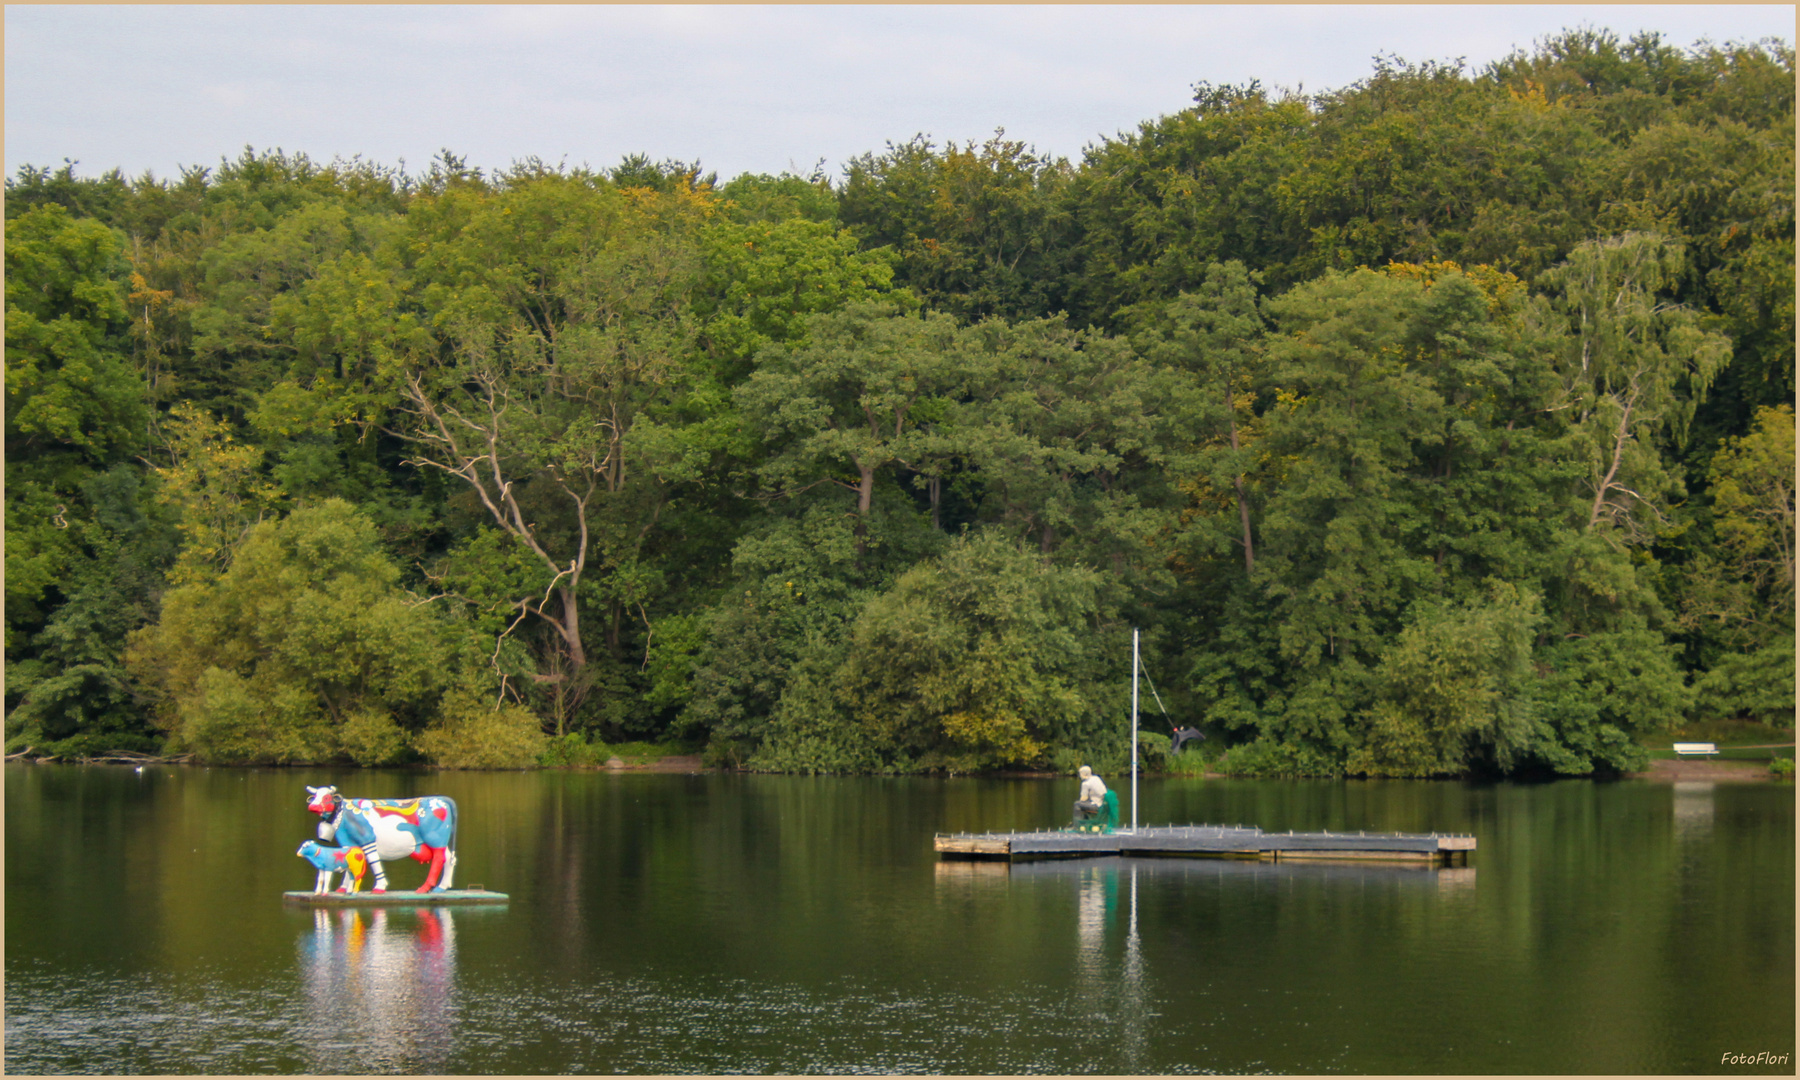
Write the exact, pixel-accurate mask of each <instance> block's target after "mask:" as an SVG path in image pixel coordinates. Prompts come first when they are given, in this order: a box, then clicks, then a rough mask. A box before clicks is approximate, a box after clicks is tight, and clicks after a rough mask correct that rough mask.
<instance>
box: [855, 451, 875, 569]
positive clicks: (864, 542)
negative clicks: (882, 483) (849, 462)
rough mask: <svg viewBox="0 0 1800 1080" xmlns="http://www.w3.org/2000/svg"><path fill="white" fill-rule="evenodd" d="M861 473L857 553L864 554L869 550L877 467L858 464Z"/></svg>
mask: <svg viewBox="0 0 1800 1080" xmlns="http://www.w3.org/2000/svg"><path fill="white" fill-rule="evenodd" d="M856 468H857V471H858V472H859V473H860V474H861V475H860V478H859V481H858V483H857V485H856V553H857V554H858V555H862V554H864V553H866V552H867V551H868V536H869V507H871V506H873V505H874V503H875V467H874V466H873V465H863V464H860V463H859V464H858V465H857V467H856Z"/></svg>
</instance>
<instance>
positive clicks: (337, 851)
mask: <svg viewBox="0 0 1800 1080" xmlns="http://www.w3.org/2000/svg"><path fill="white" fill-rule="evenodd" d="M294 854H296V855H298V856H300V857H301V858H302V859H305V860H306V861H307V862H309V863H312V864H313V865H314V866H316V867H318V868H319V881H318V884H316V885H315V886H313V892H316V893H328V892H330V891H331V878H332V875H334V874H337V873H339V872H340V871H341V872H342V873H343V875H344V884H343V886H342V887H341V888H339V889H338V891H339V892H347V893H352V892H356V891H357V890H358V889H361V888H362V881H363V874H364V872H366V871H367V870H368V869H369V858H368V856H367V855H364V854H363V849H362V848H359V847H326V846H324V845H323V844H321V843H319V842H318V841H317V840H308V841H307V842H306V843H304V844H301V845H300V850H299V851H296V852H294Z"/></svg>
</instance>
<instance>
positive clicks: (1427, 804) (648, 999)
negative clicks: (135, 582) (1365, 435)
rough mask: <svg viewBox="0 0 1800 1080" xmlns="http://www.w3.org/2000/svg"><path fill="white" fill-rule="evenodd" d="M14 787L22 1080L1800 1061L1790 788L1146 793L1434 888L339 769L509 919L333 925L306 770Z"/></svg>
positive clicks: (932, 803)
mask: <svg viewBox="0 0 1800 1080" xmlns="http://www.w3.org/2000/svg"><path fill="white" fill-rule="evenodd" d="M5 779H6V783H5V787H4V795H5V801H6V806H5V811H6V813H5V818H6V825H5V828H6V836H5V841H6V843H5V852H6V853H5V859H6V870H7V875H6V877H7V885H6V897H5V900H6V903H5V921H6V926H5V939H6V944H7V950H6V967H5V987H4V989H5V1003H6V1014H5V1021H6V1023H5V1032H4V1039H5V1046H4V1051H5V1067H6V1069H7V1071H9V1072H15V1073H21V1074H26V1073H77V1074H85V1073H95V1072H134V1073H162V1074H168V1073H184V1074H196V1075H200V1074H212V1075H217V1074H259V1075H260V1074H283V1073H353V1074H363V1073H426V1074H461V1075H508V1074H521V1073H523V1074H560V1073H604V1072H611V1073H628V1074H672V1073H679V1074H696V1073H698V1074H743V1073H753V1074H777V1073H780V1074H824V1073H833V1074H838V1073H860V1072H875V1073H942V1074H964V1075H968V1074H983V1075H1005V1074H1068V1073H1077V1074H1100V1073H1113V1074H1130V1073H1140V1074H1174V1073H1193V1072H1224V1073H1256V1072H1278V1073H1310V1074H1319V1073H1332V1074H1351V1073H1356V1074H1368V1073H1402V1074H1429V1073H1456V1074H1469V1073H1477V1074H1520V1075H1524V1074H1542V1073H1551V1074H1558V1075H1560V1074H1566V1073H1576V1074H1618V1073H1654V1074H1667V1073H1678V1072H1690V1073H1700V1072H1709V1071H1716V1070H1717V1068H1718V1061H1719V1053H1720V1051H1721V1050H1723V1049H1725V1048H1732V1049H1733V1050H1734V1051H1735V1050H1736V1049H1737V1048H1739V1047H1743V1048H1745V1049H1746V1050H1762V1049H1768V1050H1769V1051H1771V1052H1773V1053H1777V1054H1779V1053H1783V1052H1788V1053H1791V1048H1792V1045H1793V1032H1794V1026H1793V1017H1794V977H1793V973H1794V964H1793V957H1794V948H1793V942H1794V927H1795V920H1794V903H1793V897H1794V892H1793V882H1794V862H1793V858H1794V851H1795V847H1794V795H1793V791H1792V789H1791V788H1785V789H1782V788H1776V787H1774V786H1772V785H1767V784H1761V785H1751V784H1737V785H1734V784H1730V783H1720V784H1717V785H1714V786H1713V787H1711V788H1700V787H1683V788H1681V789H1679V790H1677V789H1675V788H1674V787H1673V786H1672V785H1663V784H1645V783H1637V782H1619V783H1612V784H1597V783H1589V782H1575V781H1566V782H1554V783H1545V784H1537V785H1506V784H1502V785H1477V784H1441V783H1426V782H1401V781H1396V782H1391V783H1387V782H1382V783H1374V782H1371V783H1360V782H1358V783H1351V782H1342V783H1336V782H1334V783H1324V782H1320V783H1312V782H1293V783H1285V782H1272V781H1271V782H1260V781H1259V782H1250V781H1244V782H1235V781H1232V782H1224V781H1220V782H1214V781H1207V782H1205V783H1200V782H1194V783H1186V782H1176V781H1169V782H1157V783H1149V784H1146V785H1145V787H1144V791H1143V794H1144V797H1145V801H1146V804H1147V810H1146V815H1145V816H1146V817H1149V818H1151V819H1154V820H1184V821H1185V820H1192V821H1239V822H1246V821H1247V822H1254V823H1256V824H1258V825H1261V826H1263V827H1265V828H1270V829H1278V830H1285V829H1287V828H1298V829H1302V830H1308V829H1322V828H1331V829H1334V830H1344V829H1349V830H1352V831H1354V830H1360V829H1365V828H1366V829H1369V830H1372V831H1403V832H1425V831H1432V830H1442V831H1452V832H1468V833H1473V834H1476V835H1478V836H1479V837H1480V838H1481V839H1480V843H1481V847H1480V849H1479V850H1478V851H1476V852H1474V853H1472V856H1471V859H1470V864H1469V865H1468V866H1466V867H1457V868H1433V867H1429V866H1426V865H1423V864H1419V863H1374V862H1357V863H1326V862H1311V861H1308V862H1287V861H1282V862H1263V861H1257V860H1237V859H1173V858H1164V859H1156V858H1132V859H1126V858H1120V857H1116V856H1115V857H1105V858H1096V859H1081V860H1071V861H1046V862H1033V863H1021V864H1016V865H1009V864H1006V863H1003V862H999V863H983V862H944V861H940V860H939V859H938V858H937V856H936V853H935V852H934V851H933V846H932V837H933V836H934V835H935V834H937V833H939V832H944V831H952V830H957V829H966V828H968V827H971V826H980V827H984V828H987V827H1015V826H1019V825H1024V824H1030V823H1032V822H1034V821H1036V822H1042V821H1050V820H1061V817H1062V815H1064V814H1066V802H1065V796H1066V791H1065V790H1062V789H1061V788H1060V787H1059V786H1057V785H1050V784H1042V783H1038V782H1035V781H1025V780H993V781H988V780H979V781H974V780H972V781H967V782H964V781H962V780H960V779H959V780H955V781H926V780H917V781H915V780H910V779H901V780H893V779H869V780H842V779H833V778H807V777H762V776H705V777H697V778H696V777H688V776H678V775H648V774H645V775H624V774H574V773H568V774H553V773H546V774H504V773H496V774H461V773H458V774H435V773H424V772H420V773H409V772H393V773H381V772H371V773H366V774H350V773H345V774H344V775H341V776H339V775H329V774H327V775H321V776H318V777H317V778H316V780H315V782H338V783H340V784H343V785H352V784H354V785H355V786H356V787H357V789H358V790H362V791H371V790H375V789H379V790H380V791H382V792H383V793H392V794H397V795H407V794H411V793H423V792H427V791H429V792H433V793H443V794H446V795H449V796H451V797H454V798H456V799H457V800H458V802H459V804H460V805H462V806H464V807H467V808H472V809H471V812H470V813H469V814H468V816H467V817H466V819H465V820H464V822H463V823H462V831H461V835H460V836H459V846H461V847H462V848H463V858H464V860H465V866H467V867H468V868H469V870H470V880H487V881H492V882H495V883H496V885H497V886H499V887H500V888H502V889H504V890H505V891H506V892H508V893H510V894H511V896H512V902H511V904H510V905H509V906H507V907H498V906H496V907H494V908H489V907H485V906H484V907H467V908H465V907H456V908H432V907H428V906H425V905H420V904H416V903H412V902H410V900H411V898H408V901H409V902H407V903H404V904H400V905H397V906H394V907H391V908H382V909H373V908H348V909H342V908H340V909H327V910H325V911H323V912H315V911H313V910H311V909H306V908H296V907H294V906H293V905H289V904H283V903H282V901H281V899H280V898H281V895H282V893H283V892H284V891H286V890H289V889H293V888H297V887H300V886H303V885H305V884H307V883H308V882H309V881H310V879H311V877H312V874H311V872H310V871H308V870H307V869H306V867H305V865H304V864H302V863H300V862H299V861H298V860H296V859H295V858H294V855H293V851H294V847H295V845H296V844H297V843H298V842H299V840H300V839H302V838H304V836H305V835H308V834H310V832H311V831H312V827H313V823H312V822H310V821H308V820H307V819H306V815H304V813H303V812H301V811H300V810H299V809H298V808H297V807H296V799H295V788H296V781H295V778H294V776H293V774H292V773H291V772H287V771H280V770H269V771H266V772H264V771H256V770H218V769H215V770H210V771H209V770H205V769H190V770H165V771H164V772H161V773H157V774H155V775H154V776H152V775H151V771H150V770H146V772H145V773H144V774H141V775H140V774H135V773H133V772H132V771H131V770H118V769H108V768H106V767H99V766H94V767H76V766H67V767H65V766H33V767H25V766H20V765H17V764H16V763H15V764H9V765H8V766H7V769H6V778H5ZM473 808H479V810H475V809H473ZM468 860H474V861H473V862H469V861H468ZM196 881H204V882H206V883H207V885H206V887H204V888H196V887H195V882H196ZM1790 1060H1791V1058H1790ZM1740 1071H1744V1072H1775V1071H1786V1072H1791V1066H1788V1067H1787V1068H1785V1069H1783V1068H1782V1067H1780V1066H1774V1067H1770V1068H1763V1067H1752V1068H1749V1069H1744V1070H1740Z"/></svg>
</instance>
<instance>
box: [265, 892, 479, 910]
mask: <svg viewBox="0 0 1800 1080" xmlns="http://www.w3.org/2000/svg"><path fill="white" fill-rule="evenodd" d="M509 899H510V898H509V897H508V896H507V895H506V894H505V893H503V892H489V891H488V890H486V889H445V890H444V891H443V892H428V893H420V892H413V891H412V890H411V889H402V890H396V891H394V892H384V893H376V892H369V891H367V890H364V891H363V892H353V893H340V892H328V893H316V892H284V893H282V894H281V900H282V902H283V903H286V904H307V905H310V906H312V907H371V906H375V907H378V906H383V905H386V906H393V907H417V906H419V905H420V904H504V903H506V902H507V901H508V900H509Z"/></svg>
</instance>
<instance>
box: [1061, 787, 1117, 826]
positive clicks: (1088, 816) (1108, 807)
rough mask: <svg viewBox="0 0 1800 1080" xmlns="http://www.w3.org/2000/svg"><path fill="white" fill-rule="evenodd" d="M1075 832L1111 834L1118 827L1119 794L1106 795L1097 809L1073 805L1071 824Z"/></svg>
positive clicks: (1078, 803)
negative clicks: (1073, 814) (1073, 812)
mask: <svg viewBox="0 0 1800 1080" xmlns="http://www.w3.org/2000/svg"><path fill="white" fill-rule="evenodd" d="M1072 825H1073V828H1074V830H1075V831H1076V832H1096V833H1098V832H1108V833H1109V832H1112V831H1113V830H1114V829H1116V828H1118V827H1119V794H1118V792H1116V791H1109V792H1107V793H1106V798H1104V799H1102V800H1101V801H1100V805H1099V806H1097V807H1094V806H1089V805H1088V804H1087V803H1083V802H1077V803H1076V804H1075V817H1074V820H1073V822H1072Z"/></svg>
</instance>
